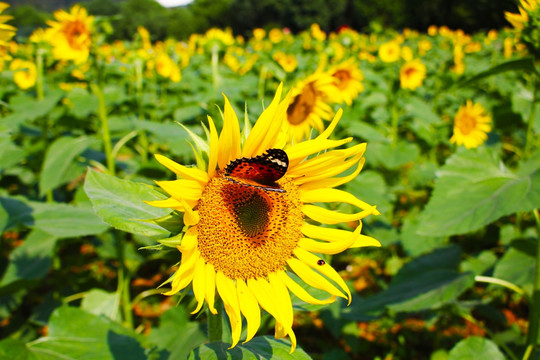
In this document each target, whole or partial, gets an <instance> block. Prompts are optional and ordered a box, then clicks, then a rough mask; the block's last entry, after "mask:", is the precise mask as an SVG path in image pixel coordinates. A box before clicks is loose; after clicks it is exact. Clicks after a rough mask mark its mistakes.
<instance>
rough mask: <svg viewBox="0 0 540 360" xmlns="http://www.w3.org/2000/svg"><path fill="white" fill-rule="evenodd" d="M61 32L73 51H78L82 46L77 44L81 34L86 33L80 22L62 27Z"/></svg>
mask: <svg viewBox="0 0 540 360" xmlns="http://www.w3.org/2000/svg"><path fill="white" fill-rule="evenodd" d="M63 32H64V34H65V36H66V39H67V41H68V43H69V46H71V47H72V48H74V49H80V48H81V47H82V45H81V44H80V43H79V42H80V40H79V37H80V36H81V35H83V34H86V33H88V30H87V29H86V25H85V24H84V23H83V22H82V21H79V20H77V21H71V22H68V23H67V24H65V25H64V29H63Z"/></svg>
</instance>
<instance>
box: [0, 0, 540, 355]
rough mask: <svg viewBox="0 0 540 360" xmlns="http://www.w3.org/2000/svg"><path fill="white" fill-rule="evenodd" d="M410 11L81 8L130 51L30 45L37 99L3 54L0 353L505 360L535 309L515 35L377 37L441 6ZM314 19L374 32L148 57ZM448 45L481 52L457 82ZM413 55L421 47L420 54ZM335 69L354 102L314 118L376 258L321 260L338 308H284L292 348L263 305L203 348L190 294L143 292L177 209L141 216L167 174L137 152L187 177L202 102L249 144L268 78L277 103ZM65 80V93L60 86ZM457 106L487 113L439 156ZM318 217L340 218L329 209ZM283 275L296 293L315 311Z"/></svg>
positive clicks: (279, 6) (536, 191)
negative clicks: (144, 36) (409, 72)
mask: <svg viewBox="0 0 540 360" xmlns="http://www.w3.org/2000/svg"><path fill="white" fill-rule="evenodd" d="M411 3H412V2H401V3H393V2H390V1H382V2H379V3H376V4H365V3H362V2H357V1H345V0H343V1H336V2H333V3H328V2H324V1H311V2H309V1H282V2H278V1H272V0H262V1H248V0H222V1H202V0H199V1H195V2H194V3H193V4H192V5H190V6H187V7H181V8H176V9H171V10H165V9H163V8H161V7H160V6H159V5H157V4H155V3H154V2H153V1H150V0H129V1H125V2H121V3H116V2H112V3H108V2H104V1H101V0H94V1H92V2H89V3H88V6H89V9H90V11H91V12H93V13H94V14H100V15H107V16H108V15H111V18H109V21H111V22H112V23H113V24H114V26H115V32H114V34H113V36H115V37H117V38H119V39H120V38H128V39H130V41H125V42H122V43H121V44H120V43H116V44H115V45H113V46H110V47H109V46H101V45H112V44H110V43H102V41H104V39H105V37H104V36H101V35H104V34H102V33H99V34H98V35H99V36H98V37H97V38H93V40H94V41H97V43H96V44H95V45H98V46H96V47H95V48H93V49H92V55H93V56H92V57H91V58H90V59H89V62H88V64H89V66H90V69H89V70H87V71H85V66H86V65H87V64H82V65H81V66H78V65H76V64H72V63H70V62H58V61H57V60H55V59H54V58H53V56H52V54H51V52H50V48H48V47H47V46H46V45H42V48H40V50H41V51H42V52H41V53H40V55H42V56H43V60H44V64H45V72H44V84H43V85H44V97H43V98H40V96H38V92H37V91H35V89H34V88H31V89H30V90H21V89H19V88H18V87H17V86H16V84H15V83H14V82H13V72H12V71H10V70H9V61H8V60H6V65H5V67H4V71H2V72H1V73H0V159H2V160H1V161H0V184H1V186H0V229H1V230H2V231H1V232H2V238H1V242H2V247H1V250H0V252H1V253H2V260H0V317H2V319H3V321H2V323H1V324H0V326H1V330H2V338H3V340H1V341H0V359H19V358H20V359H56V358H59V357H64V358H80V357H86V358H91V359H92V358H95V359H118V358H130V359H185V358H190V359H199V358H201V359H206V358H209V359H229V358H230V359H232V358H239V357H242V358H246V359H252V358H253V359H272V358H280V359H309V358H310V355H312V356H313V357H314V358H317V359H334V358H339V359H356V358H390V357H392V358H395V359H432V360H436V359H467V358H478V359H484V358H485V359H500V358H503V357H505V356H506V357H508V358H520V357H521V356H520V355H521V354H522V353H523V352H524V351H525V346H524V342H525V340H524V339H525V334H526V331H527V330H526V328H527V327H529V328H530V327H531V326H530V325H529V324H527V319H526V318H527V314H528V313H531V314H534V309H535V307H536V306H538V305H535V304H536V303H535V302H534V297H533V295H534V294H535V291H537V290H536V289H537V288H538V286H537V284H535V279H536V272H537V269H538V264H537V258H536V251H537V246H538V240H537V237H538V235H537V230H536V226H537V225H536V221H535V218H534V214H533V213H532V211H533V210H534V209H535V208H537V207H538V205H539V204H540V187H539V186H540V152H538V146H539V143H538V139H539V138H538V136H537V135H538V132H539V131H540V125H539V124H540V115H539V114H540V107H539V104H538V99H537V95H535V92H536V90H535V86H536V82H537V81H538V80H537V79H536V77H537V76H538V72H537V64H535V62H534V61H533V60H531V58H530V57H528V56H524V55H523V54H521V53H516V52H515V51H514V53H513V54H511V55H510V57H506V56H504V55H503V53H502V51H501V49H503V48H504V41H505V39H513V38H514V34H513V33H511V32H507V31H503V32H500V33H499V34H498V38H497V39H493V36H491V38H488V37H487V36H486V34H484V33H479V34H473V35H471V38H470V39H469V38H468V37H463V36H458V35H457V34H456V33H452V34H450V35H449V34H447V35H441V34H436V35H426V34H423V33H421V34H415V33H407V32H405V31H404V32H403V33H400V34H398V33H395V32H391V31H387V30H385V29H386V26H388V23H389V22H392V21H394V24H393V25H395V26H400V24H403V23H404V22H405V21H406V19H407V18H408V17H410V15H409V14H410V13H414V14H429V13H433V12H435V10H440V9H450V8H451V6H453V5H451V4H449V3H448V4H447V3H445V4H441V3H439V2H434V3H429V4H428V3H427V2H426V4H424V5H425V6H424V7H423V8H420V7H418V6H417V7H415V6H412V5H411ZM479 3H480V4H482V3H484V2H483V1H480V2H479ZM456 4H457V5H456V6H457V7H452V9H454V10H452V11H453V12H455V13H459V14H461V15H463V21H464V23H465V22H467V21H469V20H467V18H468V17H472V16H473V15H472V14H473V13H474V11H473V10H471V9H472V7H473V5H471V8H467V7H465V6H464V3H462V2H456ZM497 4H498V2H493V9H495V8H496V6H497ZM484 5H486V4H485V3H484ZM437 6H440V7H439V8H437ZM476 6H480V5H477V4H475V5H474V7H476ZM486 6H487V5H486ZM445 7H446V8H445ZM21 11H22V10H21ZM499 15H500V14H499ZM486 17H489V16H487V15H486ZM372 20H373V21H377V22H378V25H377V24H376V23H374V22H372ZM353 21H354V22H353ZM418 21H427V20H426V19H425V18H422V19H421V20H418ZM313 22H319V23H320V24H321V26H322V28H324V29H332V28H335V27H338V26H339V25H340V24H342V23H349V24H353V25H354V26H357V27H367V26H372V28H373V29H376V30H377V31H376V34H374V35H376V36H372V37H370V36H368V35H366V34H358V33H352V34H347V33H346V32H345V33H340V34H331V35H329V36H328V38H327V40H325V41H320V40H315V39H313V38H312V37H311V36H310V34H309V32H300V33H298V34H296V35H292V36H290V39H287V40H284V41H282V42H279V41H277V42H271V41H270V40H269V39H268V37H265V38H264V39H263V40H254V39H248V40H246V42H245V43H242V42H240V41H235V42H234V44H233V45H224V44H223V43H220V40H219V39H218V40H216V39H211V40H212V41H214V44H217V46H218V48H219V51H217V52H214V53H212V52H211V51H210V50H209V48H210V47H209V46H207V44H206V43H203V41H204V40H206V39H204V38H203V40H200V42H193V43H191V46H192V47H191V48H190V47H187V46H186V44H185V43H182V42H177V41H173V40H169V41H166V42H163V43H160V44H159V45H157V44H156V43H155V40H158V39H163V38H164V37H167V36H170V35H171V34H173V35H175V36H178V38H184V39H186V38H187V37H188V36H189V35H190V33H192V32H193V31H199V32H204V31H205V30H206V29H207V28H208V27H209V26H212V25H215V24H219V25H220V26H227V25H233V26H234V28H235V30H236V31H237V32H238V33H249V34H251V30H252V28H253V27H264V28H266V29H267V30H268V29H269V28H271V27H273V26H283V25H286V26H289V27H290V28H291V29H292V30H293V31H301V30H302V29H304V28H306V27H309V26H310V25H311V23H313ZM370 22H371V25H370ZM139 25H144V26H145V27H147V28H148V29H149V30H150V34H151V37H152V40H153V41H154V42H153V43H152V47H151V49H145V50H144V51H140V50H142V46H143V45H142V44H141V41H140V38H139V36H138V35H135V34H136V29H137V26H139ZM99 29H100V28H99V27H97V31H98V32H99V31H100V30H99ZM407 34H408V35H407ZM369 35H371V34H369ZM97 39H99V40H97ZM395 39H399V40H400V41H402V43H401V46H402V50H403V49H404V47H405V46H407V47H408V48H409V49H410V51H411V53H412V54H413V57H414V58H418V59H421V61H422V63H424V64H425V65H426V67H427V77H426V79H424V81H423V83H422V85H421V86H419V87H418V88H417V89H415V90H408V89H403V88H402V87H401V86H400V79H399V72H400V68H401V66H402V65H403V64H404V63H405V60H404V59H403V58H400V59H399V60H397V61H396V62H394V63H383V62H382V61H381V60H380V59H379V58H378V57H377V55H378V54H377V51H378V49H379V46H380V44H381V43H384V42H386V41H390V40H395ZM458 41H468V43H467V44H468V45H471V44H472V45H475V46H477V45H478V44H480V45H479V46H480V48H479V49H476V50H475V49H473V50H474V51H473V50H470V49H469V50H467V51H465V59H464V63H465V68H464V73H463V74H458V73H456V71H455V69H454V65H455V62H456V60H455V58H454V51H455V50H454V49H455V48H454V46H455V44H456V43H457V42H458ZM421 42H422V43H424V45H425V42H428V43H429V44H430V45H431V46H432V47H431V49H430V50H425V51H426V52H425V53H422V51H421V49H420V48H421V46H420V44H421ZM193 47H194V48H193ZM471 47H472V46H471ZM98 48H99V49H100V52H99V53H95V52H94V51H96V49H98ZM36 49H37V48H36V47H35V46H34V45H31V46H28V47H27V46H20V49H19V52H17V53H14V54H11V55H12V56H13V57H15V58H23V59H30V60H33V59H35V58H36V55H37V52H36ZM233 50H234V51H233ZM513 50H516V49H515V48H513ZM278 51H284V52H286V53H288V54H293V55H295V57H296V59H297V61H298V68H297V69H296V70H294V71H292V72H286V71H285V70H284V69H283V68H282V67H281V65H280V64H279V63H278V62H277V61H276V60H275V59H274V55H275V54H276V53H277V52H278ZM158 53H159V54H166V55H167V56H169V57H170V60H171V61H172V63H173V64H175V65H176V66H178V69H179V70H180V72H181V75H182V79H181V81H179V82H173V81H172V80H171V79H170V78H169V77H167V76H165V75H163V74H160V73H158V72H157V71H156V70H158V68H159V66H157V65H156V63H157V57H156V54H158ZM405 53H406V51H403V54H405ZM231 55H232V56H235V57H236V58H237V60H238V61H239V63H240V66H244V65H245V64H246V63H247V62H248V60H247V59H248V58H250V57H251V56H252V55H256V56H257V57H256V61H254V63H253V64H252V65H253V66H252V67H249V68H247V70H245V72H241V71H239V70H238V69H235V68H234V66H233V65H231V63H229V60H230V58H229V57H228V56H231ZM226 56H227V59H226ZM321 58H324V60H325V62H322V61H321ZM349 58H351V59H354V60H355V61H356V63H355V66H357V67H358V69H359V70H361V71H362V73H363V79H362V81H361V83H362V86H363V88H364V89H363V91H362V92H361V93H360V94H359V95H358V96H357V97H356V98H354V99H353V101H352V105H350V106H349V105H347V104H346V103H344V102H342V103H340V104H337V103H332V104H330V105H329V106H330V108H331V110H332V111H334V112H335V111H337V109H338V108H339V107H342V108H343V110H344V114H343V118H342V119H341V120H340V122H339V124H338V125H337V127H336V129H335V131H334V132H333V134H332V139H340V138H345V137H352V139H351V142H350V143H348V144H347V145H345V147H349V146H355V145H358V144H359V143H361V142H364V141H365V142H367V143H368V145H367V150H366V154H365V159H366V162H365V164H364V168H363V169H362V171H361V172H360V174H359V175H358V176H357V177H355V178H354V179H353V180H351V181H350V182H348V183H347V184H344V185H343V186H342V187H341V189H343V190H345V191H348V192H350V193H351V194H353V195H354V196H355V197H357V198H358V199H361V200H362V201H365V202H367V203H369V204H373V205H376V206H377V209H378V210H379V211H380V213H381V214H380V215H378V216H369V217H368V218H366V219H365V220H363V222H362V226H363V227H362V229H361V230H362V231H361V233H362V235H366V236H370V237H373V238H376V239H378V240H379V241H380V242H381V243H382V245H383V246H382V247H381V248H374V247H368V248H366V247H364V248H352V249H348V250H347V251H346V252H343V253H339V254H335V255H323V257H324V260H325V261H326V262H327V263H329V264H331V265H332V266H333V267H334V268H335V269H336V270H337V271H339V273H340V275H341V276H342V277H343V278H344V280H345V281H346V282H347V285H348V286H349V289H350V290H351V292H352V294H353V295H352V297H353V299H352V303H351V305H350V306H347V304H346V303H345V302H344V301H340V300H338V301H336V302H334V303H332V304H331V305H315V304H308V303H306V302H304V301H302V300H300V299H299V298H298V297H296V296H294V295H291V303H292V305H293V307H294V310H295V314H296V316H295V321H294V325H293V327H294V332H295V334H296V336H297V340H298V348H297V350H296V351H295V352H294V353H293V354H289V350H290V340H283V339H274V338H273V337H271V335H272V334H273V331H274V327H275V322H274V320H273V317H272V316H270V315H268V314H267V313H266V312H265V311H261V313H262V321H261V326H260V329H259V331H258V333H257V335H258V336H256V337H255V338H254V339H253V340H251V341H250V342H247V343H245V344H244V343H242V342H240V343H239V344H238V345H237V346H236V347H235V348H233V349H228V347H229V346H230V338H231V334H230V329H229V322H228V321H227V319H225V321H224V322H223V328H222V330H223V333H224V335H223V341H222V342H211V341H210V340H209V337H208V335H207V333H208V332H207V330H208V329H207V326H206V325H205V320H207V317H208V316H209V314H208V312H205V311H202V312H201V313H199V314H197V315H192V314H191V313H190V312H191V311H193V310H194V309H195V308H196V306H197V302H198V301H197V299H195V297H194V294H193V291H191V289H190V287H187V288H185V290H182V292H181V294H178V295H175V296H164V295H162V294H161V293H162V292H164V291H166V290H165V289H164V288H168V286H169V284H168V280H170V279H171V274H173V272H174V270H175V269H176V267H174V266H175V264H178V263H181V262H182V261H183V260H184V259H182V255H181V254H180V253H179V251H178V246H181V245H182V243H183V240H185V238H183V233H182V230H183V229H184V214H183V213H182V212H181V211H178V208H177V209H176V210H175V211H173V210H171V209H170V208H159V207H154V206H150V205H148V204H147V203H145V201H155V200H164V199H167V198H168V195H166V194H165V193H164V192H163V191H161V190H160V189H159V188H158V187H157V186H156V185H155V183H154V181H167V180H174V179H176V176H175V174H174V173H173V172H171V171H169V170H168V169H166V168H165V167H163V166H161V164H159V163H158V162H157V161H156V159H155V158H154V157H153V154H163V155H164V156H167V157H168V158H170V159H171V160H173V161H175V162H177V163H179V164H183V165H186V166H198V167H199V168H203V169H204V168H205V166H206V164H207V163H208V160H209V159H208V148H209V146H208V143H207V139H208V138H209V130H208V121H207V118H206V117H207V115H210V116H212V118H213V119H214V121H215V124H216V127H217V129H218V132H219V131H221V127H222V118H221V111H222V109H223V105H224V103H223V97H222V95H221V94H222V93H224V94H226V95H227V97H228V98H229V100H230V102H231V106H232V107H233V108H234V109H235V111H236V113H237V114H238V115H239V117H240V119H241V120H240V122H241V123H243V122H244V117H245V118H246V123H247V124H248V126H246V129H248V130H246V131H249V129H250V126H249V123H250V122H251V123H253V122H254V120H255V119H257V118H258V116H259V115H260V113H261V112H262V109H263V108H265V107H267V106H268V104H269V103H270V100H271V98H272V95H273V93H274V91H275V89H276V88H277V86H278V84H279V83H280V82H282V81H283V82H284V85H285V92H287V91H288V90H289V89H290V88H291V87H292V86H293V85H294V84H296V83H298V82H299V81H300V80H303V79H305V77H306V76H308V75H311V74H312V73H313V72H314V71H315V70H316V69H318V68H319V66H321V69H322V70H326V69H328V68H330V67H331V66H334V65H338V64H340V63H342V62H343V61H345V60H346V59H349ZM186 60H189V61H186ZM78 73H82V74H83V78H82V79H76V78H75V77H74V74H78ZM96 74H99V81H98V77H97V76H98V75H96ZM96 87H97V88H98V89H100V90H102V91H103V95H104V96H103V98H100V97H99V96H96V94H100V92H99V91H98V92H96V91H95V89H96ZM90 89H93V90H90ZM467 100H472V101H473V102H475V103H477V102H479V103H482V104H483V105H484V106H485V108H486V109H488V113H489V115H490V116H491V117H492V118H493V120H494V121H493V123H492V124H491V125H492V130H491V131H490V134H489V138H488V139H487V142H486V143H484V144H482V145H481V146H480V147H479V148H477V149H465V148H463V147H461V146H457V145H455V144H452V143H450V142H449V138H450V137H451V136H452V131H453V129H452V127H453V121H452V120H453V119H454V117H455V114H456V112H457V111H458V108H459V107H460V106H461V105H463V104H464V103H465V102H466V101H467ZM104 119H105V120H106V121H104ZM104 124H107V125H108V126H104ZM201 124H202V126H201ZM323 124H324V125H325V126H326V125H327V124H328V122H327V121H323ZM106 134H107V135H108V136H105V135H106ZM317 134H318V133H317V131H316V130H312V133H311V136H312V137H315V136H317ZM244 135H245V133H244ZM244 135H243V136H244ZM525 142H527V145H525ZM109 143H110V145H111V146H110V149H108V148H107V145H108V144H109ZM194 150H195V154H194ZM107 155H109V156H111V155H112V160H113V162H112V165H111V164H109V163H107V160H106V159H107ZM105 164H107V166H106V165H105ZM351 171H352V170H351ZM112 174H115V175H112ZM348 174H350V172H347V173H345V174H339V176H347V175H348ZM328 207H329V208H331V209H332V210H336V211H339V212H343V213H352V212H356V211H357V209H353V206H352V205H349V204H339V205H337V204H333V203H331V204H328ZM180 209H181V208H180ZM195 210H197V208H195ZM357 225H358V223H357V222H351V223H343V224H340V225H339V226H340V228H341V229H342V230H351V229H352V228H354V227H356V226H357ZM158 250H159V251H158ZM274 260H275V259H268V261H274ZM291 277H292V278H293V280H294V281H297V282H298V283H299V284H300V286H301V287H302V288H303V289H305V290H306V291H308V292H309V293H310V294H311V295H312V296H314V297H316V298H318V299H325V298H327V297H328V293H327V292H326V291H324V290H321V289H313V288H312V287H311V286H309V285H307V284H305V283H303V282H302V281H301V279H300V278H299V277H296V276H294V275H292V276H291ZM197 281H198V280H197ZM486 282H489V283H490V284H489V285H486V284H485V283H486ZM164 283H165V284H164ZM161 284H164V286H163V287H164V288H161V287H160V285H161ZM196 285H197V284H194V285H193V286H196ZM512 291H514V292H512ZM233 294H234V293H233ZM218 308H220V309H221V307H220V306H218ZM527 325H529V326H527ZM45 330H47V331H48V332H47V331H45ZM475 335H476V336H475ZM244 338H245V331H244V333H243V334H242V339H244ZM321 339H324V341H321ZM308 354H310V355H308Z"/></svg>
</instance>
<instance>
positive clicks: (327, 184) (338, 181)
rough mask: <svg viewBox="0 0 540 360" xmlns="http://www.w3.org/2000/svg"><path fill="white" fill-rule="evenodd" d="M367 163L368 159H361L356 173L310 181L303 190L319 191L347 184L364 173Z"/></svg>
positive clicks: (304, 185) (302, 187) (303, 185)
mask: <svg viewBox="0 0 540 360" xmlns="http://www.w3.org/2000/svg"><path fill="white" fill-rule="evenodd" d="M365 162H366V158H361V159H360V161H358V166H357V167H356V170H354V172H353V173H351V174H350V175H347V176H342V177H333V178H329V179H321V180H315V181H310V182H307V183H305V184H302V186H301V189H302V190H310V189H318V188H333V187H336V186H339V185H343V184H346V183H348V182H349V181H351V180H352V179H354V178H356V177H357V176H358V174H360V171H362V168H363V167H364V164H365Z"/></svg>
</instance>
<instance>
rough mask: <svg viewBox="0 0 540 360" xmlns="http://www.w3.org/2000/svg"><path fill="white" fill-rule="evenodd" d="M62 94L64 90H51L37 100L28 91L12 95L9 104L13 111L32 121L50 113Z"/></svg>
mask: <svg viewBox="0 0 540 360" xmlns="http://www.w3.org/2000/svg"><path fill="white" fill-rule="evenodd" d="M62 96H63V91H59V90H51V91H49V92H48V94H47V95H46V96H45V97H44V98H43V99H42V100H36V99H35V98H34V97H32V96H28V95H27V93H24V94H22V93H21V94H20V95H16V96H13V97H11V98H10V99H9V104H10V106H11V108H12V109H13V112H15V113H17V114H18V115H19V116H21V117H22V118H24V119H25V120H30V121H32V120H35V119H37V118H40V117H43V116H45V115H47V114H49V113H50V112H51V111H52V109H53V108H54V106H55V105H56V104H57V103H58V101H60V98H61V97H62Z"/></svg>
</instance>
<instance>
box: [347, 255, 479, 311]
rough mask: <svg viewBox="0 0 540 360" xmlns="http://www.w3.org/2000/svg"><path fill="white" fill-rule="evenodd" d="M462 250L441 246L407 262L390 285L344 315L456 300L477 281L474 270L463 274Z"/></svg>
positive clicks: (431, 306)
mask: <svg viewBox="0 0 540 360" xmlns="http://www.w3.org/2000/svg"><path fill="white" fill-rule="evenodd" d="M459 260H460V250H459V248H458V247H456V246H451V247H447V248H441V249H437V250H435V251H433V252H431V253H430V254H427V255H423V256H420V257H418V258H416V259H414V260H413V261H411V262H409V263H407V264H405V265H404V266H403V267H402V268H401V269H400V270H399V272H398V273H397V275H396V276H395V277H394V278H393V279H392V281H391V283H390V285H389V286H388V288H387V289H386V290H384V291H382V292H380V293H378V294H377V295H374V296H371V297H369V298H367V299H358V301H357V300H356V299H354V300H353V303H352V305H351V306H349V307H348V308H346V309H344V310H343V313H342V315H343V317H345V318H347V319H351V320H362V319H366V318H369V316H370V315H371V316H378V315H380V314H382V313H383V312H384V311H385V309H389V310H391V311H394V312H417V311H422V310H429V309H431V310H433V309H437V308H440V307H441V306H443V305H445V304H447V303H448V302H451V301H454V300H455V299H456V298H457V297H458V296H460V295H461V294H462V293H463V292H465V291H466V290H467V289H469V288H470V287H471V286H472V285H473V284H474V275H473V274H472V273H466V274H463V273H460V272H458V271H457V266H458V264H459Z"/></svg>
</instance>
